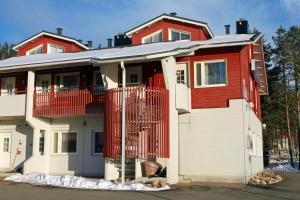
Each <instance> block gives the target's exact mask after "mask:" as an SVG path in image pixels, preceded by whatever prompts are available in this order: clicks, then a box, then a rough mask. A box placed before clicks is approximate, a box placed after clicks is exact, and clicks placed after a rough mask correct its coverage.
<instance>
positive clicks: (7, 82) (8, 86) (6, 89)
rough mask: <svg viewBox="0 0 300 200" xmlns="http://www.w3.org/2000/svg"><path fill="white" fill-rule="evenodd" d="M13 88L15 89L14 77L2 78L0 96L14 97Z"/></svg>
mask: <svg viewBox="0 0 300 200" xmlns="http://www.w3.org/2000/svg"><path fill="white" fill-rule="evenodd" d="M15 88H16V78H15V77H8V78H2V85H1V96H9V95H14V94H15Z"/></svg>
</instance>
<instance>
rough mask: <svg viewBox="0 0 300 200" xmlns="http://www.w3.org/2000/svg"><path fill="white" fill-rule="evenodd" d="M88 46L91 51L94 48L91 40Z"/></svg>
mask: <svg viewBox="0 0 300 200" xmlns="http://www.w3.org/2000/svg"><path fill="white" fill-rule="evenodd" d="M87 46H88V48H90V49H91V48H93V41H91V40H89V41H87Z"/></svg>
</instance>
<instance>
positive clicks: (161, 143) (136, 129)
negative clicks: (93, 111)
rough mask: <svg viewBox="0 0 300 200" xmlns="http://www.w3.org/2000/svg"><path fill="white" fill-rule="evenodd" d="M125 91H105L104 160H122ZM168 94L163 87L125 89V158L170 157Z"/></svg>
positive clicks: (117, 89) (119, 89)
mask: <svg viewBox="0 0 300 200" xmlns="http://www.w3.org/2000/svg"><path fill="white" fill-rule="evenodd" d="M121 98H122V89H121V88H116V89H111V90H108V91H106V92H105V112H104V114H105V117H104V118H105V129H104V133H105V143H104V144H105V147H104V157H106V158H111V159H120V158H121V106H122V105H121ZM168 113H169V93H168V91H167V90H166V89H163V88H152V89H147V88H145V87H127V88H126V158H157V157H158V158H168V157H169V154H170V152H169V146H170V145H169V114H168Z"/></svg>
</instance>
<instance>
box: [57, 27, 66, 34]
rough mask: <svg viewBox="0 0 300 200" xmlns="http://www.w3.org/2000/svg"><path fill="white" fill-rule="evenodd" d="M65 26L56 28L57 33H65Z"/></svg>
mask: <svg viewBox="0 0 300 200" xmlns="http://www.w3.org/2000/svg"><path fill="white" fill-rule="evenodd" d="M63 30H64V29H63V28H56V33H57V35H62V34H63Z"/></svg>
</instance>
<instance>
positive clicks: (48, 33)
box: [13, 30, 90, 51]
mask: <svg viewBox="0 0 300 200" xmlns="http://www.w3.org/2000/svg"><path fill="white" fill-rule="evenodd" d="M43 35H46V36H50V37H54V38H57V39H61V40H66V41H69V42H73V43H75V44H76V45H78V46H80V47H82V48H83V49H86V50H88V49H90V48H89V47H87V46H85V45H84V44H82V43H80V42H79V41H77V40H76V39H75V38H72V37H68V36H65V35H58V34H56V33H52V32H48V31H45V30H43V31H41V32H39V33H37V34H35V35H33V36H31V37H29V38H27V39H25V40H23V41H22V42H20V43H18V44H16V45H15V46H14V47H13V50H15V51H17V50H18V49H19V48H20V47H21V46H23V45H24V44H26V43H28V42H30V41H32V40H34V39H36V38H38V37H40V36H43Z"/></svg>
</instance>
